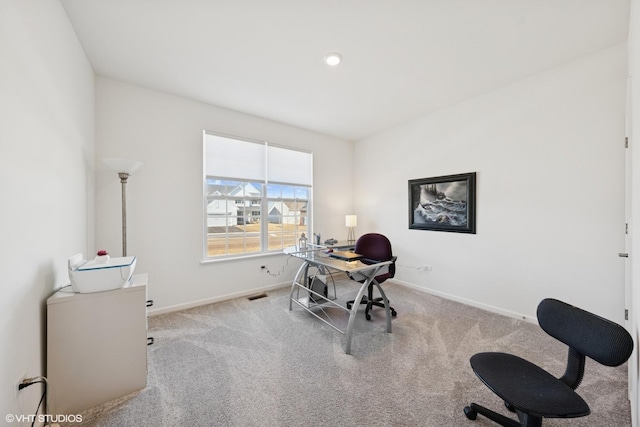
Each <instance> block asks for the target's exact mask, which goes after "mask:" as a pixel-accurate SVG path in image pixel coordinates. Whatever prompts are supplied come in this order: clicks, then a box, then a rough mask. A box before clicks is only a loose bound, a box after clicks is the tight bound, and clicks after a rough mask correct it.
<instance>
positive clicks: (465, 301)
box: [389, 279, 538, 324]
mask: <svg viewBox="0 0 640 427" xmlns="http://www.w3.org/2000/svg"><path fill="white" fill-rule="evenodd" d="M389 282H391V283H396V284H398V285H400V286H404V287H406V288H409V289H413V290H416V291H420V292H424V293H427V294H431V295H435V296H437V297H440V298H444V299H447V300H450V301H455V302H459V303H462V304H465V305H469V306H471V307H476V308H480V309H482V310H486V311H489V312H492V313H496V314H501V315H503V316H507V317H511V318H514V319H519V320H524V321H527V322H530V323H534V324H538V319H537V318H536V317H533V316H526V315H524V314H522V313H516V312H515V311H510V310H505V309H503V308H500V307H496V306H493V305H488V304H483V303H479V302H477V301H473V300H470V299H468V298H461V297H459V296H457V295H452V294H448V293H446V292H442V291H437V290H435V289H430V288H425V287H422V286H418V285H415V284H413V283H409V282H404V281H402V280H397V279H390V280H389Z"/></svg>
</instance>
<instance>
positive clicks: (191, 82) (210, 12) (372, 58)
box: [61, 0, 630, 140]
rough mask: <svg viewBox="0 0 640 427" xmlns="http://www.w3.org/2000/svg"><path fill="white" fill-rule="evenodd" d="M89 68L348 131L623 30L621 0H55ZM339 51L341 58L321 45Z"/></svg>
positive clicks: (504, 78) (373, 128)
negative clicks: (333, 61) (331, 62)
mask: <svg viewBox="0 0 640 427" xmlns="http://www.w3.org/2000/svg"><path fill="white" fill-rule="evenodd" d="M61 3H62V5H63V6H64V8H65V10H66V12H67V15H68V16H69V19H70V21H71V23H72V25H73V27H74V28H75V31H76V33H77V35H78V38H79V39H80V42H81V43H82V46H83V47H84V50H85V52H86V54H87V56H88V58H89V60H90V62H91V64H92V66H93V68H94V70H95V72H96V73H97V74H99V75H102V76H106V77H111V78H115V79H118V80H123V81H126V82H130V83H134V84H137V85H140V86H144V87H147V88H152V89H157V90H160V91H164V92H168V93H171V94H175V95H180V96H183V97H187V98H191V99H194V100H198V101H202V102H206V103H209V104H213V105H217V106H221V107H225V108H228V109H232V110H236V111H241V112H244V113H248V114H252V115H256V116H260V117H264V118H267V119H271V120H275V121H278V122H282V123H286V124H289V125H293V126H297V127H300V128H305V129H309V130H312V131H316V132H320V133H323V134H327V135H332V136H335V137H339V138H342V139H347V140H358V139H361V138H363V137H366V136H368V135H371V134H374V133H376V132H379V131H382V130H385V129H387V128H390V127H392V126H394V125H397V124H400V123H403V122H407V121H409V120H412V119H415V118H418V117H420V116H424V115H425V114H428V113H430V112H433V111H435V110H438V109H441V108H444V107H447V106H449V105H453V104H455V103H457V102H460V101H462V100H464V99H468V98H472V97H474V96H478V95H480V94H482V93H485V92H488V91H491V90H494V89H496V88H499V87H501V86H504V85H507V84H510V83H512V82H515V81H517V80H520V79H522V78H525V77H527V76H530V75H532V74H535V73H538V72H541V71H545V70H548V69H550V68H552V67H554V66H556V65H558V64H562V63H565V62H567V61H571V60H574V59H577V58H580V57H581V56H584V55H588V54H591V53H594V52H597V51H600V50H602V49H605V48H607V47H609V46H612V45H614V44H617V43H620V42H624V41H626V39H627V31H628V17H629V8H630V3H629V0H397V1H393V0H61ZM334 51H335V52H340V53H341V54H342V56H343V57H344V60H343V62H342V64H340V65H339V66H337V67H335V68H331V67H328V66H327V65H325V64H324V62H323V57H324V55H325V54H326V53H328V52H334Z"/></svg>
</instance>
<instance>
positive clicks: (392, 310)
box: [391, 309, 398, 317]
mask: <svg viewBox="0 0 640 427" xmlns="http://www.w3.org/2000/svg"><path fill="white" fill-rule="evenodd" d="M391 315H392V316H393V317H396V316H397V315H398V312H397V311H395V310H394V309H391Z"/></svg>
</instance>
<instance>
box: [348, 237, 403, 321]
mask: <svg viewBox="0 0 640 427" xmlns="http://www.w3.org/2000/svg"><path fill="white" fill-rule="evenodd" d="M354 251H355V253H357V254H360V255H362V256H363V257H364V258H363V259H361V260H360V261H362V262H363V263H365V264H366V263H371V264H373V263H375V262H376V261H378V262H379V261H389V260H392V261H393V262H392V263H391V264H390V265H389V268H388V271H387V272H386V273H383V274H380V275H378V276H376V277H375V278H374V280H372V281H371V283H370V284H369V287H368V288H367V295H365V296H363V297H362V300H361V301H360V304H366V305H367V307H366V308H365V310H364V315H365V317H366V318H367V320H371V315H370V314H369V311H371V308H372V307H373V306H374V305H375V306H377V307H382V308H384V302H383V301H384V300H383V298H374V297H373V287H374V286H377V287H378V290H381V288H380V284H381V283H382V282H384V281H385V280H387V279H390V278H392V277H393V276H395V274H396V259H397V258H398V257H396V256H393V252H392V251H391V242H389V239H387V238H386V237H385V236H383V235H382V234H378V233H368V234H364V235H362V236H360V238H359V239H358V240H357V241H356V246H355V249H354ZM349 278H351V279H352V280H355V281H357V282H360V283H364V281H365V279H364V278H363V277H362V275H361V274H354V275H349ZM354 303H355V300H352V301H347V308H348V309H351V307H352V306H353V304H354ZM389 310H390V311H391V315H392V316H394V317H395V316H397V315H398V313H397V312H396V311H395V310H394V308H393V307H391V306H389Z"/></svg>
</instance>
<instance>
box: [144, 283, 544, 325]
mask: <svg viewBox="0 0 640 427" xmlns="http://www.w3.org/2000/svg"><path fill="white" fill-rule="evenodd" d="M389 282H391V283H395V284H397V285H400V286H404V287H406V288H409V289H413V290H416V291H419V292H424V293H427V294H431V295H435V296H437V297H440V298H444V299H447V300H450V301H455V302H459V303H462V304H465V305H469V306H471V307H476V308H480V309H482V310H486V311H489V312H492V313H497V314H501V315H503V316H507V317H511V318H514V319H519V320H525V321H527V322H530V323H534V324H537V323H538V319H537V318H535V317H532V316H526V315H524V314H522V313H516V312H514V311H510V310H505V309H503V308H500V307H496V306H493V305H488V304H482V303H479V302H477V301H473V300H470V299H468V298H461V297H459V296H456V295H452V294H448V293H446V292H441V291H437V290H435V289H431V288H425V287H422V286H418V285H415V284H413V283H409V282H405V281H402V280H397V279H390V280H389ZM287 286H291V283H290V282H284V283H276V284H274V285H269V286H263V287H260V288H253V289H249V290H246V291H241V292H234V293H232V294H225V295H220V296H217V297H213V298H205V299H201V300H198V301H192V302H188V303H182V304H176V305H171V306H168V307H161V308H156V309H151V310H149V311H148V312H147V314H148V315H149V316H158V315H160V314H166V313H173V312H175V311H181V310H187V309H189V308H194V307H199V306H201V305H207V304H214V303H217V302H223V301H228V300H231V299H234V298H243V297H247V296H250V295H255V294H259V293H261V292H267V291H272V290H274V289H280V288H284V287H287Z"/></svg>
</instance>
